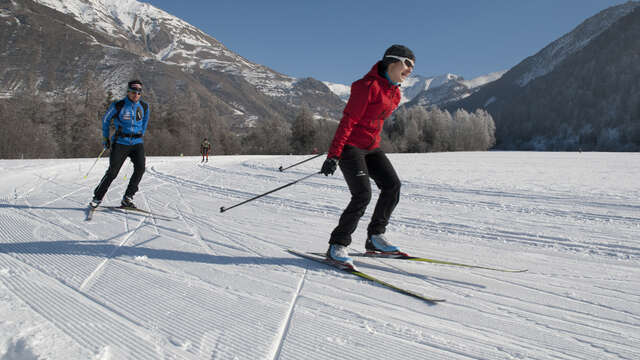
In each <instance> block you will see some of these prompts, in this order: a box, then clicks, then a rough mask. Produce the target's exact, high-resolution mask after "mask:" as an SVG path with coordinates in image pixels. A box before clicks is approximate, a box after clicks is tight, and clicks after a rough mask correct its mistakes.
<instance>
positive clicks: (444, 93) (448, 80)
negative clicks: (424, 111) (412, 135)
mask: <svg viewBox="0 0 640 360" xmlns="http://www.w3.org/2000/svg"><path fill="white" fill-rule="evenodd" d="M505 72H506V71H498V72H493V73H490V74H487V75H483V76H479V77H477V78H475V79H473V80H468V81H467V80H464V79H463V78H462V77H461V76H459V75H455V74H451V73H447V74H442V75H437V76H431V77H425V76H422V75H418V74H411V75H410V76H409V77H408V78H407V79H406V80H405V81H404V82H403V83H402V86H401V87H400V91H401V92H402V100H401V101H400V104H404V103H407V102H410V101H412V100H414V99H415V98H416V97H417V96H418V95H420V94H421V93H423V92H427V91H432V92H437V93H438V94H439V95H437V100H433V99H432V100H427V102H428V103H430V104H437V105H440V104H443V103H447V102H451V101H455V100H459V99H461V98H462V97H461V95H460V93H463V94H467V96H468V94H470V93H471V92H472V89H476V88H478V87H480V86H482V85H484V84H487V83H489V82H491V81H495V80H497V79H499V78H500V76H502V75H503V74H504V73H505ZM452 83H454V84H452ZM325 85H327V86H328V87H329V89H331V91H333V93H334V94H336V95H338V96H339V97H340V99H342V100H343V101H345V102H346V101H347V100H348V99H349V94H350V92H351V88H350V86H348V85H343V84H335V83H330V82H325ZM443 86H444V89H439V88H440V87H443ZM436 89H439V90H436ZM462 89H464V90H462ZM425 97H426V98H431V97H432V95H431V94H428V95H426V96H425Z"/></svg>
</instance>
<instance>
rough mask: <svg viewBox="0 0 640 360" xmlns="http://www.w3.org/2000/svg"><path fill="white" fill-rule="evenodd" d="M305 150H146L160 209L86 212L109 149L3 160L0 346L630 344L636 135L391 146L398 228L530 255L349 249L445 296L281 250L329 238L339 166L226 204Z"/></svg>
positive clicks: (239, 350) (405, 238) (331, 355)
mask: <svg viewBox="0 0 640 360" xmlns="http://www.w3.org/2000/svg"><path fill="white" fill-rule="evenodd" d="M302 159H304V157H300V156H282V157H276V156H229V157H213V158H211V160H210V162H209V163H207V164H204V165H202V164H200V163H199V159H197V158H149V159H147V172H146V173H145V175H144V178H143V180H142V183H141V186H140V192H139V193H138V195H137V196H136V198H135V200H136V201H137V203H138V205H139V206H140V207H142V208H145V209H149V210H151V211H153V212H156V213H158V214H163V215H166V216H168V217H170V219H165V218H162V217H159V216H149V217H145V216H141V215H138V214H133V213H123V212H120V211H119V210H107V209H103V210H100V211H97V212H96V214H95V216H94V219H93V220H92V221H91V222H86V221H85V220H84V218H85V208H84V207H85V205H86V204H87V202H88V200H89V199H90V197H91V193H92V190H93V188H94V186H95V185H96V184H97V183H98V181H99V179H100V178H101V176H102V175H103V172H104V171H105V169H106V166H107V162H106V160H104V159H103V160H100V161H99V162H98V165H97V166H96V168H95V169H94V170H93V171H92V172H91V174H90V175H89V177H88V178H86V179H85V178H84V175H85V174H86V172H87V170H88V169H89V167H90V166H91V164H92V162H93V159H69V160H33V161H24V160H22V161H21V160H15V161H8V160H2V161H0V177H1V178H2V182H0V234H2V240H0V359H65V360H68V359H100V360H105V359H136V360H140V359H251V360H253V359H302V358H304V359H338V358H344V359H366V360H370V359H581V360H586V359H628V360H632V359H638V358H640V301H639V300H640V287H639V286H638V283H639V281H640V266H639V265H640V244H638V235H639V234H640V186H639V185H638V181H637V179H638V178H639V177H640V155H639V154H637V153H620V154H606V153H582V154H579V153H517V152H514V153H503V152H484V153H441V154H392V155H390V159H391V161H392V163H393V164H394V166H395V167H396V169H397V171H398V173H399V175H400V178H401V180H402V182H403V188H402V196H401V200H400V203H399V205H398V207H397V210H396V212H395V213H394V216H393V218H392V222H391V225H390V226H389V228H388V232H387V234H388V236H389V237H390V238H391V239H392V240H393V241H394V242H395V243H397V244H398V245H399V246H400V247H402V248H403V249H405V250H406V251H408V252H410V253H412V254H416V255H421V256H426V257H430V258H436V259H444V260H453V261H458V262H465V263H471V264H478V265H496V266H501V267H508V268H527V269H528V270H529V271H528V272H526V273H517V274H509V273H498V272H492V271H488V270H470V269H464V268H459V267H454V266H445V265H435V264H428V263H411V262H402V261H399V260H374V259H364V260H361V261H357V262H356V265H357V266H358V267H359V268H360V269H361V270H362V271H364V272H366V273H370V274H372V275H374V276H377V277H380V278H382V279H384V280H387V281H390V282H393V283H395V284H397V285H400V286H402V287H405V288H408V289H410V290H413V291H415V292H419V293H421V294H424V295H427V296H433V297H439V298H444V299H446V302H444V303H440V304H438V305H429V304H427V303H425V302H422V301H420V300H418V299H414V298H411V297H407V296H405V295H402V294H399V293H396V292H393V291H390V290H388V289H387V288H384V287H380V286H377V285H373V284H371V283H368V282H365V281H362V280H360V279H358V278H354V277H353V276H352V275H349V274H346V273H342V272H338V271H336V270H334V269H333V268H329V267H327V266H325V265H322V264H318V263H314V262H310V261H308V260H305V259H302V258H298V257H295V256H293V255H290V254H288V253H287V252H285V250H286V249H289V248H295V249H300V250H307V251H324V250H325V249H326V246H327V239H328V236H329V233H330V231H331V230H332V228H333V227H334V226H335V224H336V222H337V219H338V217H339V215H340V212H341V209H342V208H343V207H344V206H345V205H346V203H347V202H348V199H349V192H348V189H347V187H346V185H345V183H344V180H343V179H342V176H341V175H340V173H339V172H338V173H337V174H336V176H333V177H324V176H321V175H317V176H316V177H312V178H310V179H308V180H305V181H303V182H300V183H298V184H296V185H294V186H291V187H288V188H285V189H283V190H281V191H279V192H276V193H273V194H272V195H269V196H266V197H264V198H262V199H259V200H257V201H254V202H251V203H248V204H246V205H243V206H241V207H237V208H235V209H231V210H229V211H227V212H225V213H222V214H221V213H220V212H219V209H220V207H221V206H227V207H228V206H230V205H232V204H235V203H237V202H240V201H243V200H246V199H248V198H250V197H252V196H254V195H256V194H259V193H262V192H265V191H268V190H270V189H273V188H276V187H279V186H282V185H284V184H286V183H288V182H291V181H293V180H296V179H299V178H301V177H303V176H305V175H306V174H309V173H312V172H314V171H317V170H318V168H319V166H320V163H321V161H320V160H316V161H312V162H309V163H305V164H303V165H301V166H299V167H296V168H293V169H291V171H286V172H284V173H280V172H279V171H278V170H277V169H278V167H279V166H281V165H288V164H292V163H294V162H297V161H300V160H302ZM130 174H131V166H130V164H127V165H126V166H125V167H124V168H123V170H122V172H121V174H120V176H119V177H118V179H117V180H116V181H115V182H114V183H113V185H112V187H111V189H110V191H109V193H108V194H107V197H106V198H105V205H116V204H117V203H118V201H119V198H120V197H121V195H122V192H123V191H124V188H125V186H126V181H127V180H128V179H125V177H127V176H130ZM374 201H375V196H374ZM371 210H372V209H369V211H368V212H367V214H366V215H365V219H368V218H369V217H370V215H371ZM366 223H367V221H366V220H363V221H362V222H361V226H360V229H358V231H357V232H356V233H355V236H354V242H353V244H352V248H353V249H354V250H361V249H362V248H363V245H364V236H365V228H366Z"/></svg>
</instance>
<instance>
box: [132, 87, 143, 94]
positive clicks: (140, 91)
mask: <svg viewBox="0 0 640 360" xmlns="http://www.w3.org/2000/svg"><path fill="white" fill-rule="evenodd" d="M129 92H131V93H134V94H138V95H141V94H142V89H132V88H129Z"/></svg>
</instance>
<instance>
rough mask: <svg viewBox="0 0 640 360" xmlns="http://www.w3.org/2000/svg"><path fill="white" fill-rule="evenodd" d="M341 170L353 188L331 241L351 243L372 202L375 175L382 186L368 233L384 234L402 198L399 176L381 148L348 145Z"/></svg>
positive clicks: (344, 152)
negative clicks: (349, 200)
mask: <svg viewBox="0 0 640 360" xmlns="http://www.w3.org/2000/svg"><path fill="white" fill-rule="evenodd" d="M339 164H340V170H341V171H342V174H343V175H344V179H345V180H346V181H347V185H349V191H351V202H349V205H348V206H347V208H346V209H345V210H344V212H343V213H342V215H341V216H340V222H339V223H338V226H337V227H336V228H335V229H334V230H333V232H332V233H331V239H330V240H329V243H330V244H340V245H344V246H349V244H351V234H353V232H354V231H356V227H357V226H358V221H359V220H360V218H361V217H362V215H364V212H365V210H366V209H367V205H368V204H369V202H370V201H371V182H370V180H369V178H372V179H373V180H374V181H375V182H376V185H377V186H378V188H379V189H380V197H379V198H378V202H377V203H376V208H375V210H374V211H373V216H372V217H371V222H370V223H369V226H368V227H367V234H368V235H372V234H383V233H384V232H385V230H386V227H387V224H388V223H389V218H390V217H391V213H392V212H393V209H395V207H396V205H397V204H398V200H399V199H400V179H398V175H397V174H396V171H395V170H394V169H393V166H392V165H391V162H389V159H388V158H387V155H385V153H384V152H383V151H382V150H380V149H379V148H378V149H375V150H370V151H368V150H362V149H358V148H356V147H354V146H350V145H347V146H345V147H344V150H343V151H342V157H341V159H340V163H339Z"/></svg>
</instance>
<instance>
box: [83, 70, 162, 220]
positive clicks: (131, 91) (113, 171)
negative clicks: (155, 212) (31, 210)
mask: <svg viewBox="0 0 640 360" xmlns="http://www.w3.org/2000/svg"><path fill="white" fill-rule="evenodd" d="M141 96H142V82H141V81H140V80H132V81H129V83H128V89H127V96H126V97H125V98H124V99H122V100H120V101H115V102H113V103H112V104H111V105H110V106H109V109H108V110H107V113H106V114H105V115H104V117H103V118H102V136H103V142H102V145H103V146H104V148H105V149H108V148H111V154H110V155H109V168H108V169H107V172H106V173H105V174H104V177H103V178H102V180H101V181H100V183H99V184H98V187H96V189H95V190H94V192H93V200H91V202H90V203H89V206H91V207H92V208H96V207H98V205H100V203H101V202H102V198H103V197H104V195H105V194H106V193H107V190H108V189H109V186H110V185H111V182H112V181H113V179H115V178H116V177H117V176H118V172H120V168H121V167H122V164H123V163H124V161H125V160H126V159H127V157H128V158H130V159H131V162H133V175H132V176H131V179H130V180H129V186H127V190H126V191H125V193H124V196H123V197H122V201H121V203H120V204H121V205H122V206H123V207H128V208H135V207H136V206H135V205H134V203H133V196H134V195H135V193H136V192H137V191H138V184H139V183H140V180H141V179H142V174H144V167H145V156H144V145H143V140H142V138H143V136H144V133H145V131H146V130H147V124H148V122H149V105H148V104H147V103H146V102H144V101H142V100H140V97H141ZM112 120H113V123H114V125H115V129H116V131H115V133H114V134H113V136H112V137H111V138H110V137H109V127H110V126H111V121H112Z"/></svg>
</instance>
